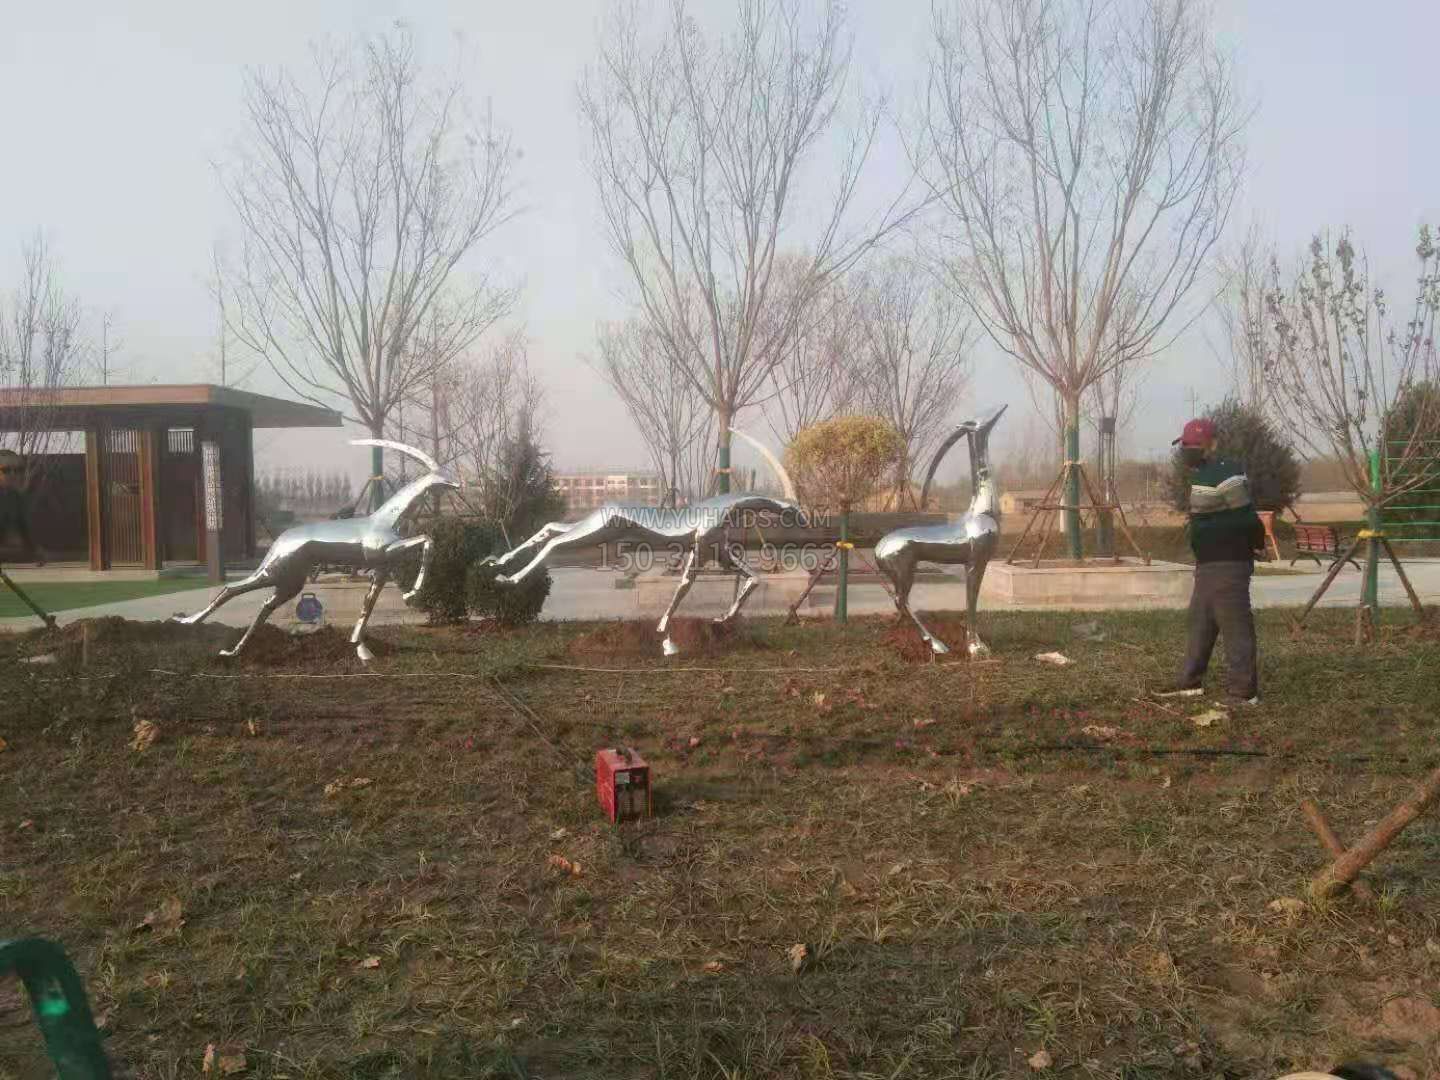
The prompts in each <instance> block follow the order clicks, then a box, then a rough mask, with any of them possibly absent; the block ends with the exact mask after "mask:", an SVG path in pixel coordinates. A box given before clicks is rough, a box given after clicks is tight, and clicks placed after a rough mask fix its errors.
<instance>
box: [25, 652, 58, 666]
mask: <svg viewBox="0 0 1440 1080" xmlns="http://www.w3.org/2000/svg"><path fill="white" fill-rule="evenodd" d="M59 662H60V658H59V657H57V656H56V655H55V654H54V653H45V654H44V655H42V656H27V657H25V659H23V660H21V661H20V663H22V664H56V663H59Z"/></svg>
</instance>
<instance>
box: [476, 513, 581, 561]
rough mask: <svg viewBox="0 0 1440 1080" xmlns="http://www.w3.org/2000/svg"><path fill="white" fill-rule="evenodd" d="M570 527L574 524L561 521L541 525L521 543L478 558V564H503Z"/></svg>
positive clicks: (567, 530)
mask: <svg viewBox="0 0 1440 1080" xmlns="http://www.w3.org/2000/svg"><path fill="white" fill-rule="evenodd" d="M575 524H576V525H579V524H582V523H581V522H576V523H575ZM572 528H574V525H567V524H566V523H565V522H563V521H552V522H551V523H550V524H549V525H545V526H542V527H541V529H540V530H539V531H538V532H537V533H536V534H535V535H534V536H532V537H530V539H529V540H526V541H525V542H524V543H523V544H519V545H517V546H515V547H513V548H511V549H510V550H509V551H506V552H504V553H503V554H500V555H487V556H486V557H485V558H484V559H482V560H480V564H481V565H482V566H495V565H497V564H499V565H502V566H503V565H504V564H505V563H508V562H513V561H514V560H515V559H518V558H519V557H520V556H521V555H524V554H525V552H527V551H529V550H531V549H532V548H537V547H539V546H540V545H541V544H543V543H546V542H547V541H549V540H553V539H554V538H555V537H557V536H560V535H562V534H564V533H567V532H569V531H570V530H571V529H572Z"/></svg>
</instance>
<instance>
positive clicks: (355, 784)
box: [350, 776, 375, 788]
mask: <svg viewBox="0 0 1440 1080" xmlns="http://www.w3.org/2000/svg"><path fill="white" fill-rule="evenodd" d="M374 782H375V781H374V780H372V779H371V778H370V777H368V776H357V777H355V779H354V780H351V781H350V786H351V787H352V788H360V787H369V786H370V785H371V784H373V783H374Z"/></svg>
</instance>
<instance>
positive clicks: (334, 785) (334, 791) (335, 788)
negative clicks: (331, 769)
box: [325, 780, 345, 799]
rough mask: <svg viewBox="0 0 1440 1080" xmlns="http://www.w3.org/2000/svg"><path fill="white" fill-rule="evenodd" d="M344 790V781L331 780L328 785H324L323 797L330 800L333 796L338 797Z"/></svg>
mask: <svg viewBox="0 0 1440 1080" xmlns="http://www.w3.org/2000/svg"><path fill="white" fill-rule="evenodd" d="M344 790H345V781H344V780H331V781H330V783H328V784H326V785H325V797H326V798H327V799H329V798H332V797H334V796H336V795H339V794H340V792H342V791H344Z"/></svg>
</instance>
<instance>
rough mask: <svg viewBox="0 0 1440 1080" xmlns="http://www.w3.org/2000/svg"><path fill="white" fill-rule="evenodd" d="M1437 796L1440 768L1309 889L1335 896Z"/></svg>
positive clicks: (1439, 790)
mask: <svg viewBox="0 0 1440 1080" xmlns="http://www.w3.org/2000/svg"><path fill="white" fill-rule="evenodd" d="M1436 799H1440V769H1435V770H1434V771H1433V772H1431V773H1430V775H1429V776H1427V777H1425V780H1424V781H1423V782H1422V783H1421V784H1420V786H1419V787H1417V788H1416V789H1415V791H1414V792H1413V793H1412V794H1411V796H1410V798H1408V799H1406V800H1405V801H1404V802H1402V803H1401V804H1400V805H1399V806H1397V807H1395V809H1394V810H1391V811H1390V813H1389V814H1387V815H1386V817H1385V819H1384V820H1383V821H1381V822H1380V824H1378V825H1376V826H1375V828H1373V829H1371V830H1370V831H1369V832H1368V833H1366V834H1365V835H1364V836H1363V837H1361V839H1360V842H1359V843H1358V844H1356V845H1355V846H1354V847H1352V848H1350V849H1349V850H1347V851H1346V852H1345V853H1344V854H1343V855H1341V856H1340V857H1339V858H1337V859H1336V860H1335V862H1334V863H1332V864H1331V865H1330V866H1329V867H1327V868H1326V869H1325V870H1324V871H1323V872H1321V873H1319V874H1317V875H1316V876H1315V878H1314V879H1313V880H1312V881H1311V882H1310V891H1311V892H1312V893H1313V894H1314V895H1315V896H1333V895H1335V894H1336V893H1338V892H1340V891H1341V890H1343V889H1344V888H1345V887H1346V886H1347V885H1350V884H1351V883H1352V882H1354V880H1355V878H1356V877H1357V876H1358V875H1359V873H1360V871H1361V870H1364V869H1365V867H1367V866H1369V865H1370V863H1371V862H1372V861H1374V859H1375V856H1377V855H1379V854H1380V853H1381V852H1382V851H1384V850H1385V849H1386V848H1387V847H1389V846H1390V845H1391V844H1392V843H1393V842H1394V840H1395V838H1396V837H1397V836H1399V835H1400V834H1401V833H1402V832H1403V831H1404V830H1405V827H1406V826H1408V825H1409V824H1410V823H1411V822H1412V821H1414V820H1415V819H1416V818H1418V817H1419V816H1420V815H1421V814H1423V813H1424V812H1425V811H1426V810H1427V809H1429V807H1430V804H1431V803H1433V802H1434V801H1435V800H1436ZM1307 816H1308V815H1307ZM1337 842H1338V838H1337ZM1326 846H1327V847H1328V846H1329V845H1328V844H1327V845H1326Z"/></svg>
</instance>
